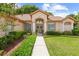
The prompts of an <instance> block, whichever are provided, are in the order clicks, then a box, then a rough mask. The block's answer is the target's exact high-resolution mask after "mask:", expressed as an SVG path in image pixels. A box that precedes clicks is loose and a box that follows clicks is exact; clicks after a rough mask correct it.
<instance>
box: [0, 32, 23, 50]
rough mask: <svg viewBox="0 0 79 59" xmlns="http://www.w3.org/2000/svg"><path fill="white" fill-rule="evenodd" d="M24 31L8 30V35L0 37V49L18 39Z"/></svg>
mask: <svg viewBox="0 0 79 59" xmlns="http://www.w3.org/2000/svg"><path fill="white" fill-rule="evenodd" d="M23 34H24V32H10V33H9V34H8V35H6V36H4V37H1V38H0V49H4V48H6V47H7V46H8V44H9V43H11V42H13V41H14V40H16V39H18V38H19V37H20V36H22V35H23Z"/></svg>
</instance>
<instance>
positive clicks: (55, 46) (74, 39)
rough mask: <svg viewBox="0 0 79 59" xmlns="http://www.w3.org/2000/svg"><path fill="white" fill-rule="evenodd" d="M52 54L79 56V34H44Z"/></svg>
mask: <svg viewBox="0 0 79 59" xmlns="http://www.w3.org/2000/svg"><path fill="white" fill-rule="evenodd" d="M44 40H45V43H46V46H47V48H48V52H49V54H50V56H79V36H69V35H66V36H64V35H61V36H53V35H46V36H44Z"/></svg>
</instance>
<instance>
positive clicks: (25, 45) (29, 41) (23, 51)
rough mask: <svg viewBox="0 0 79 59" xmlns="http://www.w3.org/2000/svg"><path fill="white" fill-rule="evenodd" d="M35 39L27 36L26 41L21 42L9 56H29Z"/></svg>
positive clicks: (32, 36) (33, 36)
mask: <svg viewBox="0 0 79 59" xmlns="http://www.w3.org/2000/svg"><path fill="white" fill-rule="evenodd" d="M35 39H36V36H35V35H30V36H27V37H26V39H24V40H23V41H22V42H21V45H20V46H19V47H18V48H17V49H16V50H15V51H13V52H12V53H11V56H30V55H31V53H32V49H33V46H34V43H35Z"/></svg>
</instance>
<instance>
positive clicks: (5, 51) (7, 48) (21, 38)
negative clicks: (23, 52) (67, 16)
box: [1, 37, 24, 55]
mask: <svg viewBox="0 0 79 59" xmlns="http://www.w3.org/2000/svg"><path fill="white" fill-rule="evenodd" d="M23 39H24V38H23V37H20V38H18V39H17V40H15V41H13V42H12V43H10V44H8V47H6V48H5V49H4V51H3V53H2V54H1V55H4V54H7V53H8V52H9V51H10V50H11V49H13V48H14V47H16V45H17V44H19V43H20V42H21V41H22V40H23Z"/></svg>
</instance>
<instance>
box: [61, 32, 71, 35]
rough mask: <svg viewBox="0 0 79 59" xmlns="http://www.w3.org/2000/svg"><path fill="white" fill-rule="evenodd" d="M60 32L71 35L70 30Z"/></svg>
mask: <svg viewBox="0 0 79 59" xmlns="http://www.w3.org/2000/svg"><path fill="white" fill-rule="evenodd" d="M62 34H63V35H72V32H70V31H64V32H63V33H62Z"/></svg>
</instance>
